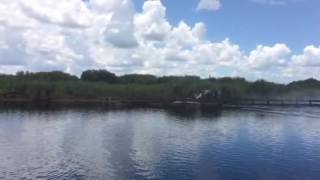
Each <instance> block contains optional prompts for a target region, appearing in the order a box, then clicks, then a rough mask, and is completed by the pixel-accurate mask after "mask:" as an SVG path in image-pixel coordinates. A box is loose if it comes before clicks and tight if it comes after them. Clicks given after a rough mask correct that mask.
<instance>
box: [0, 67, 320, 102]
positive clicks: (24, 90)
mask: <svg viewBox="0 0 320 180" xmlns="http://www.w3.org/2000/svg"><path fill="white" fill-rule="evenodd" d="M207 89H209V90H213V91H219V92H221V93H220V94H221V98H222V99H223V100H231V99H237V98H251V97H255V98H259V97H261V98H316V97H318V95H319V93H320V91H319V90H320V81H317V80H315V79H308V80H305V81H297V82H292V83H290V84H287V85H285V84H277V83H272V82H267V81H264V80H259V81H255V82H249V81H247V80H245V79H243V78H208V79H201V78H200V77H197V76H163V77H156V76H154V75H141V74H129V75H123V76H116V75H115V74H113V73H111V72H108V71H106V70H88V71H85V72H83V73H82V75H81V78H78V77H76V76H74V75H70V74H67V73H64V72H59V71H54V72H38V73H31V72H17V74H16V75H0V97H1V98H22V99H23V98H24V99H30V100H38V99H98V98H106V97H119V98H130V99H156V100H173V99H177V98H189V97H193V95H194V94H195V93H197V92H200V91H203V90H207Z"/></svg>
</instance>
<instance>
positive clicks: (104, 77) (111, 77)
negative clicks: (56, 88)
mask: <svg viewBox="0 0 320 180" xmlns="http://www.w3.org/2000/svg"><path fill="white" fill-rule="evenodd" d="M81 80H84V81H93V82H108V83H115V82H116V81H117V76H116V75H115V74H114V73H111V72H109V71H107V70H87V71H84V72H83V73H82V74H81Z"/></svg>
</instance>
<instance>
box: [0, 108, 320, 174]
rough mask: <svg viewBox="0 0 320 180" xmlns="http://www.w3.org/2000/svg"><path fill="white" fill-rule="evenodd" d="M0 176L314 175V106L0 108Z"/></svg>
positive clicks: (319, 122) (317, 169)
mask: <svg viewBox="0 0 320 180" xmlns="http://www.w3.org/2000/svg"><path fill="white" fill-rule="evenodd" d="M0 179H5V180H10V179H108V180H113V179H115V180H125V179H166V180H171V179H173V180H175V179H201V180H202V179H203V180H205V179H208V180H215V179H217V180H233V179H235V180H236V179H237V180H238V179H243V180H251V179H252V180H259V179H261V180H285V179H290V180H295V179H296V180H304V179H306V180H319V179H320V109H316V108H304V109H295V108H292V109H260V108H258V109H254V111H248V110H242V111H240V110H239V111H223V112H221V113H219V114H203V113H195V114H186V113H172V112H168V111H165V110H117V111H93V110H55V111H25V110H2V111H0Z"/></svg>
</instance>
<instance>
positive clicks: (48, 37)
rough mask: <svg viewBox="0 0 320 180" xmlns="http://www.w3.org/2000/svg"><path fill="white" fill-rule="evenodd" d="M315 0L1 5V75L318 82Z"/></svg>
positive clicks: (12, 1)
mask: <svg viewBox="0 0 320 180" xmlns="http://www.w3.org/2000/svg"><path fill="white" fill-rule="evenodd" d="M319 10H320V2H319V1H317V0H236V1H235V0H161V1H160V0H149V1H144V0H68V1H65V0H55V1H52V0H0V73H12V74H13V73H15V72H17V71H21V70H28V71H53V70H59V71H65V72H68V73H72V74H76V75H80V74H81V72H82V71H84V70H87V69H107V70H109V71H111V72H114V73H116V74H118V75H121V74H129V73H143V74H155V75H159V76H161V75H198V76H201V77H204V78H206V77H225V76H232V77H244V78H246V79H248V80H257V79H266V80H269V81H274V82H290V81H294V80H301V79H307V78H317V79H320V74H319V73H320V38H319V37H320V36H319V33H320V21H319V20H318V19H319V18H318V17H320V11H319Z"/></svg>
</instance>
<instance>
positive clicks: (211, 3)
mask: <svg viewBox="0 0 320 180" xmlns="http://www.w3.org/2000/svg"><path fill="white" fill-rule="evenodd" d="M221 6H222V5H221V2H220V0H200V2H199V4H198V7H197V9H198V10H209V11H216V10H219V9H220V8H221Z"/></svg>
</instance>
